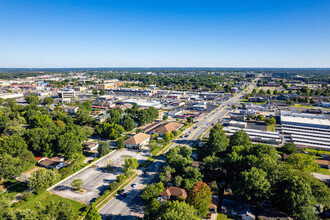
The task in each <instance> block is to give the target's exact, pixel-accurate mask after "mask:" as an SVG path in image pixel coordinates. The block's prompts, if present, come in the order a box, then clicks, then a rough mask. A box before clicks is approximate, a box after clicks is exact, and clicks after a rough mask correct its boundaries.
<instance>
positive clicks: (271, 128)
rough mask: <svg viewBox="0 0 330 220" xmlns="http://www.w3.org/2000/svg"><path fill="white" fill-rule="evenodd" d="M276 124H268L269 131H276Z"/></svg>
mask: <svg viewBox="0 0 330 220" xmlns="http://www.w3.org/2000/svg"><path fill="white" fill-rule="evenodd" d="M275 128H276V125H268V126H267V131H276V129H275Z"/></svg>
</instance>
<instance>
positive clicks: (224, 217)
mask: <svg viewBox="0 0 330 220" xmlns="http://www.w3.org/2000/svg"><path fill="white" fill-rule="evenodd" d="M227 219H232V218H229V217H228V216H227V215H225V214H222V213H218V216H217V220H227Z"/></svg>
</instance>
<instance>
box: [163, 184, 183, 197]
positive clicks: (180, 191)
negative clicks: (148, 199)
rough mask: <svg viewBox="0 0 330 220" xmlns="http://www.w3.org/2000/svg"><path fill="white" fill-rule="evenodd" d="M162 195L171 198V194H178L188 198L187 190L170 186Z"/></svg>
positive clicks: (177, 195)
mask: <svg viewBox="0 0 330 220" xmlns="http://www.w3.org/2000/svg"><path fill="white" fill-rule="evenodd" d="M160 195H161V196H166V197H167V198H171V196H176V197H179V196H181V197H183V198H184V199H186V198H187V192H186V190H184V189H181V188H178V187H174V186H170V187H168V188H167V189H166V190H165V191H164V192H162V193H161V194H160Z"/></svg>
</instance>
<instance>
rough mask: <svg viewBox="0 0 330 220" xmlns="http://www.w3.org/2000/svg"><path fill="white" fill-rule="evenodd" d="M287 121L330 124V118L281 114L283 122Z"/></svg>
mask: <svg viewBox="0 0 330 220" xmlns="http://www.w3.org/2000/svg"><path fill="white" fill-rule="evenodd" d="M285 122H290V123H300V124H311V125H323V126H330V120H328V119H320V118H309V117H308V118H307V117H306V118H305V117H294V116H281V123H285Z"/></svg>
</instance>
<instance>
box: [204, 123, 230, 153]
mask: <svg viewBox="0 0 330 220" xmlns="http://www.w3.org/2000/svg"><path fill="white" fill-rule="evenodd" d="M228 142H229V140H228V138H227V136H226V132H225V131H224V130H223V129H222V126H221V125H220V124H217V125H215V126H214V127H213V128H211V130H210V135H209V140H208V141H207V143H206V145H204V146H203V148H204V150H202V149H201V152H199V154H198V156H200V157H201V158H205V157H207V156H209V155H215V154H217V153H219V152H224V151H225V150H226V149H227V147H228Z"/></svg>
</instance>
